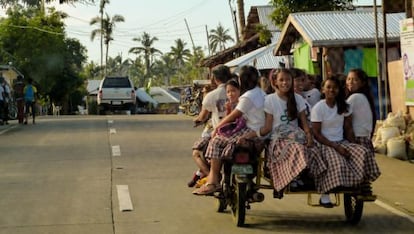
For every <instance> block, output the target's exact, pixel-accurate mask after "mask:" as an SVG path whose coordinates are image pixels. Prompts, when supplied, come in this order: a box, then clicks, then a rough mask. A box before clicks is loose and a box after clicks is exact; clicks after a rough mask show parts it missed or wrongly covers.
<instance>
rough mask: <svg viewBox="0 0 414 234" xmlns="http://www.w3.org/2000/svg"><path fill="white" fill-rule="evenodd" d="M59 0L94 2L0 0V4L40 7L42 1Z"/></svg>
mask: <svg viewBox="0 0 414 234" xmlns="http://www.w3.org/2000/svg"><path fill="white" fill-rule="evenodd" d="M57 1H59V3H60V4H63V3H65V4H66V3H75V2H82V3H94V2H95V0H20V1H19V0H0V6H1V7H3V8H5V7H8V6H12V5H16V4H18V3H22V4H24V5H27V6H36V7H40V6H41V5H42V2H43V3H50V2H57Z"/></svg>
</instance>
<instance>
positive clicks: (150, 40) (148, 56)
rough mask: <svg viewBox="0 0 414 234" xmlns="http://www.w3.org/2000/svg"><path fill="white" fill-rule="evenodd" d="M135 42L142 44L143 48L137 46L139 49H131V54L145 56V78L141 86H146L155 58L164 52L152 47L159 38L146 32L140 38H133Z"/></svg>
mask: <svg viewBox="0 0 414 234" xmlns="http://www.w3.org/2000/svg"><path fill="white" fill-rule="evenodd" d="M132 40H133V41H136V42H141V46H137V47H132V48H131V49H129V53H134V54H137V55H139V54H144V61H145V62H144V63H145V77H144V79H143V81H142V83H141V84H140V86H141V87H142V86H144V84H145V79H148V78H149V77H150V70H151V65H152V63H153V61H154V57H155V55H157V54H160V55H161V54H162V52H161V51H160V50H158V49H156V48H154V47H152V45H153V44H154V42H155V41H158V38H157V37H151V36H150V34H149V33H147V32H144V33H143V34H142V35H141V37H140V38H137V37H135V38H133V39H132Z"/></svg>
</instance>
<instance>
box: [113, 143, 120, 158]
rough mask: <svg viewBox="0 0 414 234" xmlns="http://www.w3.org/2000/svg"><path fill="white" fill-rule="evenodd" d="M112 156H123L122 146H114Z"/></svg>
mask: <svg viewBox="0 0 414 234" xmlns="http://www.w3.org/2000/svg"><path fill="white" fill-rule="evenodd" d="M112 156H114V157H115V156H121V146H119V145H113V146H112Z"/></svg>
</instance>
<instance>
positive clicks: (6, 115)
mask: <svg viewBox="0 0 414 234" xmlns="http://www.w3.org/2000/svg"><path fill="white" fill-rule="evenodd" d="M0 83H1V87H2V89H3V93H2V96H3V104H2V105H1V108H2V109H3V111H2V112H3V118H2V119H3V124H9V121H8V120H9V101H10V87H9V86H8V84H7V82H6V80H5V79H4V77H1V78H0Z"/></svg>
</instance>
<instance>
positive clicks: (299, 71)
mask: <svg viewBox="0 0 414 234" xmlns="http://www.w3.org/2000/svg"><path fill="white" fill-rule="evenodd" d="M290 73H291V74H292V77H293V79H295V78H298V77H302V76H303V77H306V76H307V74H306V72H305V71H304V70H302V69H299V68H295V67H293V68H291V69H290Z"/></svg>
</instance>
